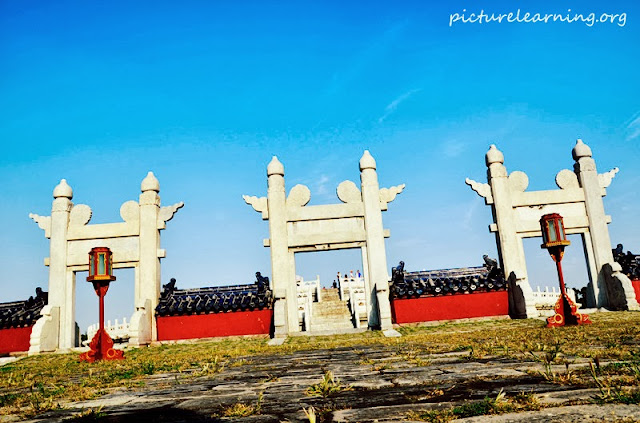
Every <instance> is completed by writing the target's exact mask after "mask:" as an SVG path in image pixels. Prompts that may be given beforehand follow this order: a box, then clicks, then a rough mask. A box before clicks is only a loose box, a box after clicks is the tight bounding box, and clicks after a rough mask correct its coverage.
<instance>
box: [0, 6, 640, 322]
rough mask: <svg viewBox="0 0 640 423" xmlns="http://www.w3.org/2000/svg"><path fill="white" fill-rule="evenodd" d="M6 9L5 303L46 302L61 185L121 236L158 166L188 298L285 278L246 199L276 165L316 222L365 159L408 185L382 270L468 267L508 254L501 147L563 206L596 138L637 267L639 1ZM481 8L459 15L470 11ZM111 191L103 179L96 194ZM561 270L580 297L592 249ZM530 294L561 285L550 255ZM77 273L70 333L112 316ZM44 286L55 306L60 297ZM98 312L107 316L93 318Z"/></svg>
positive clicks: (530, 247)
mask: <svg viewBox="0 0 640 423" xmlns="http://www.w3.org/2000/svg"><path fill="white" fill-rule="evenodd" d="M447 3H448V4H446V5H440V6H433V5H430V4H429V3H428V2H411V1H405V2H350V3H347V2H287V1H285V2H278V3H267V2H205V1H202V2H198V1H185V2H135V4H134V2H117V1H115V2H95V1H83V2H80V1H53V2H52V1H46V2H45V1H6V0H3V1H0V94H1V95H0V142H2V147H3V150H2V155H1V156H0V180H2V182H3V184H2V188H0V196H1V198H2V199H3V202H4V206H3V207H2V208H1V209H0V218H1V219H2V221H3V222H4V228H3V229H4V230H3V233H2V234H1V235H0V292H1V293H0V301H10V300H17V299H24V298H27V297H28V296H29V295H32V294H33V293H34V290H35V287H36V286H43V287H46V286H47V269H46V268H45V267H44V266H43V259H44V257H47V256H48V255H49V251H48V248H49V247H48V240H46V239H45V238H44V233H43V231H41V230H40V229H39V228H38V227H37V225H36V224H35V223H33V222H32V221H31V220H30V219H29V218H28V214H29V213H30V212H33V213H37V214H41V215H48V214H50V208H51V200H52V190H53V188H54V187H55V186H56V185H57V183H58V182H59V181H60V179H61V178H66V179H67V180H68V182H69V184H70V185H71V186H72V187H73V189H74V199H73V201H74V203H75V204H88V205H89V206H91V208H92V209H93V218H92V221H91V223H106V222H112V221H118V220H119V219H120V217H119V208H120V205H121V204H122V203H123V202H125V201H128V200H137V199H138V195H139V187H140V182H141V180H142V179H143V178H144V176H145V175H146V173H147V172H148V171H149V170H152V171H153V172H154V173H155V174H156V176H157V177H158V179H159V181H160V186H161V191H160V196H161V197H162V201H163V204H165V205H167V204H173V203H175V202H178V201H184V202H185V207H184V208H183V209H181V210H180V211H179V212H178V214H177V215H176V216H175V218H174V219H173V220H172V221H171V222H169V223H168V225H167V230H166V231H163V233H162V246H163V248H165V249H166V250H167V258H166V259H164V260H163V267H162V279H163V283H166V282H167V281H168V279H169V278H170V277H176V278H177V279H178V286H179V287H199V286H211V285H219V284H229V283H248V282H251V281H252V280H253V275H254V273H255V272H256V271H262V272H263V273H265V274H270V264H269V251H268V249H266V248H264V247H262V239H263V238H267V237H268V227H267V223H266V222H263V221H262V220H261V219H260V216H259V214H257V213H255V212H254V211H253V210H252V209H251V208H250V207H249V206H247V205H245V204H244V202H243V200H242V197H241V196H242V195H243V194H250V195H259V196H262V195H265V194H266V166H267V163H268V162H269V161H270V159H271V156H272V155H277V156H278V158H279V159H280V160H281V161H282V162H283V163H284V165H285V172H286V175H285V178H286V182H287V187H288V188H291V187H293V186H294V185H295V184H298V183H303V184H306V185H308V186H309V188H310V189H311V204H323V203H324V204H326V203H332V202H336V201H338V200H337V198H336V197H335V188H336V187H337V185H338V184H339V183H340V182H341V181H343V180H345V179H350V180H353V181H355V182H356V183H359V173H358V160H359V158H360V156H361V155H362V153H363V151H364V150H365V149H369V150H370V151H371V153H372V154H373V156H374V157H375V159H376V161H377V163H378V170H379V178H380V183H381V185H382V186H387V187H388V186H391V185H397V184H400V183H406V185H407V187H406V189H405V191H404V192H403V193H402V194H401V195H399V196H398V197H397V198H396V200H395V201H394V202H393V203H391V204H390V207H389V211H388V212H385V214H384V216H383V218H384V224H385V227H386V228H389V229H390V230H391V234H392V235H391V238H390V239H389V240H387V256H388V261H389V263H388V264H389V267H391V266H392V265H395V264H396V263H397V262H398V261H399V260H404V261H405V262H406V263H407V265H406V268H407V269H408V270H419V269H423V268H427V269H433V268H446V267H456V266H472V265H480V264H481V263H482V258H481V257H482V254H484V253H489V254H490V255H492V256H496V247H495V241H494V238H493V235H492V234H490V233H489V232H488V229H487V226H488V225H489V223H491V213H490V209H489V208H488V207H487V206H485V205H484V202H483V200H482V199H481V198H479V197H478V196H477V195H476V194H475V193H474V192H473V191H471V190H470V189H469V188H468V187H467V186H466V185H465V184H464V179H465V178H466V177H470V178H472V179H475V180H478V181H485V180H486V179H485V178H486V176H485V170H486V168H485V164H484V154H485V152H486V151H487V149H488V147H489V145H490V144H494V143H495V144H497V146H498V148H500V149H501V150H502V151H503V152H504V155H505V159H506V162H505V164H506V166H507V168H508V170H509V171H514V170H522V171H525V172H526V173H527V174H528V175H529V179H530V186H529V189H530V190H535V189H551V188H554V186H555V185H554V177H555V174H556V173H557V172H558V171H559V170H561V169H563V168H571V167H572V165H573V161H572V159H571V149H572V147H573V145H574V143H575V139H576V138H582V139H583V140H584V141H585V142H586V143H587V144H588V145H589V146H590V147H591V148H592V150H593V153H594V158H595V159H596V163H597V165H598V169H599V171H600V172H605V171H607V170H609V169H610V168H612V167H615V166H617V167H619V168H620V173H619V174H618V175H617V176H616V178H615V179H614V180H613V183H612V185H611V186H610V188H609V190H608V196H607V197H606V198H605V208H606V211H607V213H608V214H610V215H611V216H612V218H613V223H612V224H611V225H610V233H611V238H612V242H613V243H614V244H617V243H623V244H624V245H625V249H630V250H632V251H634V252H638V251H639V250H640V245H639V242H638V240H639V239H640V225H638V224H637V220H638V210H640V196H639V194H638V188H637V187H638V186H639V184H640V170H638V160H639V159H640V147H639V141H640V100H639V99H640V81H639V80H638V77H637V75H638V74H639V73H640V72H639V64H640V59H639V58H640V54H639V53H640V51H639V47H640V26H639V24H638V18H639V17H640V10H639V9H640V8H639V7H638V5H637V3H636V2H631V1H628V2H617V1H609V2H606V3H604V4H598V3H595V2H577V1H576V2H567V1H562V2H557V1H556V2H516V1H514V2H498V1H488V0H487V1H484V2H460V1H452V2H447ZM518 8H520V9H521V11H522V13H524V12H526V11H528V12H531V13H561V14H565V15H566V14H568V13H570V14H572V13H571V12H568V9H571V11H572V12H574V13H575V12H578V13H582V14H584V15H588V14H589V13H592V12H593V13H595V14H596V15H597V16H600V15H601V14H602V13H605V12H606V13H611V14H613V13H617V14H621V13H626V21H625V23H624V26H621V25H620V24H619V23H620V22H618V23H600V22H598V23H595V24H593V26H588V25H586V24H585V23H584V22H573V23H566V22H555V23H552V22H550V23H547V24H544V23H506V22H503V23H496V22H494V23H482V24H478V23H475V24H474V23H467V24H464V23H455V24H453V25H452V26H449V20H450V19H449V18H450V15H451V14H453V13H460V14H462V13H467V14H469V13H472V12H476V13H478V12H479V11H480V9H484V10H485V13H491V12H493V13H509V12H513V13H515V12H516V11H517V10H518ZM463 9H466V12H463ZM96 177H101V178H106V181H107V182H105V183H102V184H100V185H96V184H95V183H94V181H95V178H96ZM575 241H576V242H575V243H574V246H575V247H573V246H572V247H570V248H568V250H567V253H566V256H565V257H566V258H565V261H564V262H563V264H564V266H565V269H566V271H567V277H566V279H567V281H568V284H569V285H570V286H572V285H573V286H583V285H584V283H585V279H586V274H585V265H584V260H583V257H582V253H581V248H580V245H579V242H578V241H579V240H578V239H575ZM525 248H526V251H527V259H528V264H529V273H530V277H531V279H532V284H533V285H537V284H541V285H552V286H555V285H556V279H555V273H554V267H553V264H552V262H551V260H550V259H549V258H548V255H547V254H546V252H544V251H542V250H540V248H539V242H538V240H530V241H529V240H528V241H527V242H526V244H525ZM297 264H298V273H299V274H301V275H302V276H304V277H305V278H306V279H312V278H313V277H315V275H316V274H320V275H321V277H322V279H323V282H326V283H330V282H331V280H332V279H333V275H334V274H335V272H337V271H342V272H344V271H345V270H349V269H354V270H355V269H359V268H361V262H360V255H359V252H358V251H355V250H349V251H343V252H336V253H333V252H324V253H317V254H303V255H300V257H298V260H297ZM116 275H117V276H118V281H116V282H115V283H114V285H113V287H112V288H111V290H110V294H109V296H108V297H107V317H108V318H115V317H121V316H128V315H130V313H131V311H130V310H131V309H132V304H133V299H132V297H133V283H132V271H126V270H123V271H119V272H118V273H117V274H116ZM85 276H86V275H82V274H80V275H79V278H78V287H77V298H78V303H79V304H78V315H77V320H78V321H79V323H80V326H81V327H82V328H83V329H84V327H86V325H87V324H89V323H92V322H93V321H94V320H96V319H97V310H96V307H97V300H96V299H95V296H94V294H93V292H92V290H91V289H90V288H89V284H87V283H85V282H83V281H84V277H85ZM45 289H46V288H45ZM94 301H95V303H94Z"/></svg>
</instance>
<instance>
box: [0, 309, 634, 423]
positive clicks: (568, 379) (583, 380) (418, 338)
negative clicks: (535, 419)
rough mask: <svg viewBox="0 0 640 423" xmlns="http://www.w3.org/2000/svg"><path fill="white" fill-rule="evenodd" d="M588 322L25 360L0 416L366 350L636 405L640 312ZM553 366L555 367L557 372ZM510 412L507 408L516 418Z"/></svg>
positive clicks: (4, 381)
mask: <svg viewBox="0 0 640 423" xmlns="http://www.w3.org/2000/svg"><path fill="white" fill-rule="evenodd" d="M591 317H592V320H593V322H594V323H593V324H592V325H588V326H581V327H565V328H557V329H548V328H546V327H545V326H544V322H543V321H540V320H532V319H529V320H489V321H477V322H466V323H446V324H441V325H430V326H405V327H403V328H401V329H400V332H401V333H402V334H403V336H402V337H401V338H385V337H384V336H382V334H381V333H380V332H365V333H360V334H354V335H343V336H322V337H314V338H309V337H292V338H289V339H288V340H287V341H286V342H285V344H283V345H281V346H277V347H270V346H268V345H267V344H266V343H267V338H266V337H251V338H226V339H216V340H211V341H206V342H198V343H186V344H171V345H161V346H156V347H149V348H137V349H130V350H127V351H126V352H125V357H126V359H125V360H122V361H106V362H99V363H93V364H88V363H80V362H78V354H46V355H40V356H33V357H27V358H24V359H22V360H19V361H16V362H13V363H11V364H8V365H5V366H3V367H0V414H14V413H20V414H23V415H33V414H37V413H40V412H43V411H46V410H50V409H55V408H56V407H59V406H60V405H61V404H64V402H65V401H77V400H83V399H90V398H95V397H98V396H100V395H103V394H105V393H108V392H110V391H112V390H114V389H124V390H139V389H142V388H143V387H144V386H145V385H146V380H145V378H147V377H148V376H149V375H153V374H156V373H173V374H175V378H176V379H183V378H196V377H206V376H212V375H215V374H216V373H218V372H220V371H222V370H223V369H224V368H225V367H234V366H241V365H242V363H243V362H244V361H247V360H250V359H251V356H254V355H283V354H289V353H292V352H295V351H299V350H317V349H324V348H335V347H353V348H354V349H357V348H358V346H362V345H372V344H376V345H385V346H387V347H388V348H389V349H390V351H391V354H392V355H396V356H397V357H398V358H399V360H401V361H402V362H403V363H404V365H406V363H409V365H415V366H421V365H424V360H425V358H424V357H425V355H428V354H432V353H441V352H450V351H468V354H469V359H482V358H486V357H489V356H494V357H495V356H498V357H509V358H511V359H515V360H521V361H536V362H540V363H542V364H543V368H544V371H543V372H542V374H543V376H544V377H545V379H547V380H548V381H550V382H552V383H561V384H580V385H585V386H592V387H598V388H600V392H601V394H602V395H601V400H602V401H603V402H622V403H636V404H637V403H638V400H639V399H640V394H638V391H637V390H631V391H630V390H628V389H622V388H621V387H622V386H634V385H635V386H638V385H639V384H640V313H638V312H617V313H599V314H595V315H592V316H591ZM568 357H570V359H569V358H568ZM576 360H583V361H584V360H589V361H590V362H591V363H592V365H591V366H590V367H583V368H582V369H575V370H573V369H572V368H571V364H572V363H574V362H575V361H576ZM611 361H613V362H614V363H611V364H604V363H605V362H611ZM557 365H564V366H563V367H562V368H563V371H558V370H557V368H558V366H557ZM564 369H566V370H564ZM498 403H500V404H503V405H504V403H501V402H500V401H498ZM496 404H497V403H496V402H495V401H494V402H493V405H491V403H487V404H485V405H486V407H485V408H487V409H488V410H490V411H491V410H493V411H494V412H497V411H496V410H499V409H500V407H498V406H497V405H496ZM517 404H518V403H517V402H516V403H513V407H514V408H516V409H517V406H518V405H517ZM502 408H503V409H505V410H506V409H508V408H509V407H506V406H503V407H502ZM454 412H455V410H454V411H452V413H454ZM427 417H428V416H425V420H427V421H431V417H428V418H427ZM434 421H436V420H434Z"/></svg>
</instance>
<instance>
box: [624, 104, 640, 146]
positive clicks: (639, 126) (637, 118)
mask: <svg viewBox="0 0 640 423" xmlns="http://www.w3.org/2000/svg"><path fill="white" fill-rule="evenodd" d="M625 129H626V130H627V132H628V134H627V138H626V140H627V141H633V140H635V139H636V138H639V137H640V111H639V112H637V113H636V114H635V115H634V116H633V117H632V118H631V119H629V120H628V121H627V124H626V128H625Z"/></svg>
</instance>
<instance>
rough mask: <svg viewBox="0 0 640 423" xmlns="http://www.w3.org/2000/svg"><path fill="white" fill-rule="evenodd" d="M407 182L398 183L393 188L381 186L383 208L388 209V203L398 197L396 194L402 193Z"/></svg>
mask: <svg viewBox="0 0 640 423" xmlns="http://www.w3.org/2000/svg"><path fill="white" fill-rule="evenodd" d="M405 186H406V185H405V184H401V185H396V186H395V187H391V188H380V203H381V204H380V205H381V206H382V207H381V208H382V209H383V210H385V209H386V207H387V204H388V203H390V202H392V201H393V200H395V199H396V195H398V194H400V193H401V192H402V191H403V190H404V187H405Z"/></svg>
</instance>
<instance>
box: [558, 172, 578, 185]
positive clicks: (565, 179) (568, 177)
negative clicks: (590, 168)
mask: <svg viewBox="0 0 640 423" xmlns="http://www.w3.org/2000/svg"><path fill="white" fill-rule="evenodd" d="M556 185H557V186H558V188H560V189H570V188H580V182H578V176H577V175H576V174H575V172H572V171H570V170H569V169H562V170H561V171H560V172H558V174H557V175H556Z"/></svg>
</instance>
